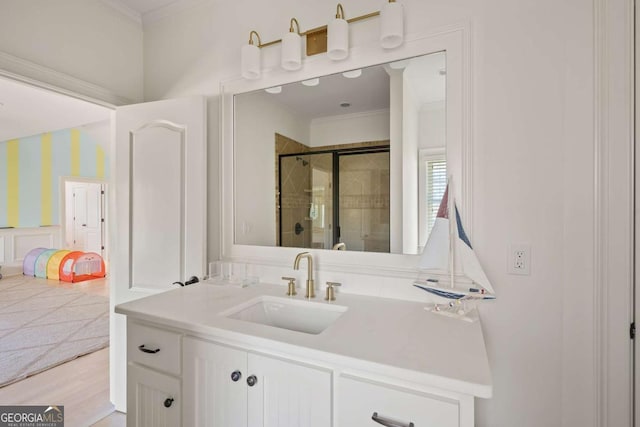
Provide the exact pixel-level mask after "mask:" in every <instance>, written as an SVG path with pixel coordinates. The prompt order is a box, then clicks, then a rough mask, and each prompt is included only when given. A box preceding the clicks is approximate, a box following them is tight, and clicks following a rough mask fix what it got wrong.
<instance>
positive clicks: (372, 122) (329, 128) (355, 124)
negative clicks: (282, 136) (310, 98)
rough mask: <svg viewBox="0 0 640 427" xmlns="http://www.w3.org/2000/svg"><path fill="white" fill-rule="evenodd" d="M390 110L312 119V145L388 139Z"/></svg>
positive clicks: (319, 145)
mask: <svg viewBox="0 0 640 427" xmlns="http://www.w3.org/2000/svg"><path fill="white" fill-rule="evenodd" d="M388 139H389V110H378V111H366V112H362V113H355V114H344V115H342V116H332V117H322V118H318V119H313V120H311V141H310V146H311V147H325V146H327V145H337V144H352V143H355V142H368V141H387V140H388Z"/></svg>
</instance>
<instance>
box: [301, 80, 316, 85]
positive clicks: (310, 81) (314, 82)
mask: <svg viewBox="0 0 640 427" xmlns="http://www.w3.org/2000/svg"><path fill="white" fill-rule="evenodd" d="M302 84H303V85H305V86H318V85H319V84H320V79H309V80H303V81H302Z"/></svg>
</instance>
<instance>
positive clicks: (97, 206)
mask: <svg viewBox="0 0 640 427" xmlns="http://www.w3.org/2000/svg"><path fill="white" fill-rule="evenodd" d="M102 196H103V185H102V184H94V183H74V184H73V185H72V201H73V212H72V215H73V220H72V224H73V225H72V231H73V245H72V248H73V249H74V250H79V251H86V252H95V253H98V254H101V255H103V253H102V251H103V249H104V248H103V244H102V226H103V224H104V222H103V218H104V216H103V209H102V206H103V203H102V200H103V199H102Z"/></svg>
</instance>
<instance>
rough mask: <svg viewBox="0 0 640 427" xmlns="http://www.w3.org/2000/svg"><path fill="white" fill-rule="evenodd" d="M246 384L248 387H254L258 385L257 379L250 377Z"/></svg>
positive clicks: (253, 376)
mask: <svg viewBox="0 0 640 427" xmlns="http://www.w3.org/2000/svg"><path fill="white" fill-rule="evenodd" d="M247 384H249V387H253V386H254V385H256V384H258V378H256V376H255V375H251V376H250V377H249V378H247Z"/></svg>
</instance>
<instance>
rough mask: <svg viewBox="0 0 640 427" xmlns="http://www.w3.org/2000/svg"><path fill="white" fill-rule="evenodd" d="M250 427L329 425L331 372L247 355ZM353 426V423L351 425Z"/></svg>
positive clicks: (310, 426)
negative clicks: (250, 381)
mask: <svg viewBox="0 0 640 427" xmlns="http://www.w3.org/2000/svg"><path fill="white" fill-rule="evenodd" d="M248 360H249V369H248V371H247V374H248V375H249V376H251V375H255V377H256V379H257V382H256V383H255V385H253V386H249V387H248V390H249V397H248V413H249V424H248V425H249V426H251V427H262V426H264V427H329V426H331V418H332V412H331V375H332V374H331V371H328V370H322V369H318V368H312V367H308V366H303V365H299V364H296V363H292V362H289V361H283V360H279V359H274V358H270V357H265V356H261V355H256V354H249V356H248ZM354 425H355V424H354Z"/></svg>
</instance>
